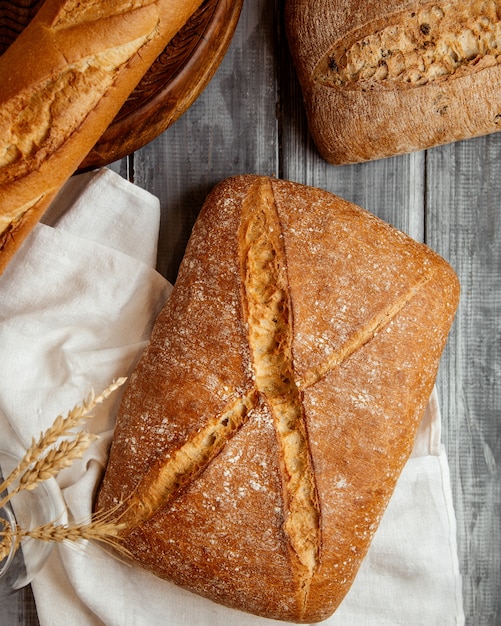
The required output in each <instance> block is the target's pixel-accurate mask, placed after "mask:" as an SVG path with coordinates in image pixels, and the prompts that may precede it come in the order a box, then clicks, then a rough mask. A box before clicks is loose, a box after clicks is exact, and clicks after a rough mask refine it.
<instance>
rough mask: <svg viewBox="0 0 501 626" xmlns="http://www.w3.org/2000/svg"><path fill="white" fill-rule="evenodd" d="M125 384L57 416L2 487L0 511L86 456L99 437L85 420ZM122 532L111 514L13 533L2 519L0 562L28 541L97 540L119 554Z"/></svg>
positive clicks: (119, 383) (116, 383)
mask: <svg viewBox="0 0 501 626" xmlns="http://www.w3.org/2000/svg"><path fill="white" fill-rule="evenodd" d="M125 381H126V378H119V379H117V380H116V381H114V382H113V383H111V385H109V386H108V387H107V388H106V389H105V390H104V391H103V392H101V393H100V394H99V395H97V396H96V395H94V393H91V394H90V395H89V397H88V398H87V399H85V400H84V401H83V402H82V404H81V405H78V406H75V407H73V409H71V410H70V411H69V412H68V413H67V415H66V416H65V417H63V416H62V415H58V416H57V417H56V419H55V420H54V422H53V424H52V426H50V427H49V428H48V429H47V430H46V431H45V432H43V433H41V434H40V437H39V438H38V439H37V440H35V439H33V440H32V443H31V445H30V446H29V448H28V449H27V450H26V452H25V454H24V456H23V458H22V459H21V460H20V461H19V463H18V464H17V466H16V467H15V468H14V469H13V470H12V471H11V472H10V473H9V474H8V476H7V478H6V479H5V480H4V481H3V482H2V483H1V484H0V509H1V508H3V507H4V506H5V505H6V504H7V503H8V502H10V500H12V498H14V497H15V495H16V494H17V493H19V492H21V491H23V490H27V491H30V490H33V489H35V488H36V487H37V486H38V485H39V484H40V483H41V482H43V481H45V480H48V479H50V478H53V477H55V476H57V474H59V472H60V471H61V470H62V469H64V468H66V467H69V466H70V465H71V464H72V463H73V462H74V461H75V460H76V459H79V458H81V457H82V456H83V454H84V452H85V451H86V450H87V448H88V447H89V445H90V444H91V443H92V441H94V440H95V439H97V436H96V435H93V434H91V433H90V432H88V431H87V430H83V429H78V428H79V427H80V426H81V424H82V422H83V421H84V420H86V419H88V418H90V417H92V414H91V411H92V410H93V409H94V408H95V407H96V406H97V405H98V404H101V403H102V402H104V401H105V400H106V399H107V398H109V396H110V395H111V394H112V393H113V392H114V391H116V390H117V389H118V388H119V387H121V386H122V385H123V384H124V383H125ZM2 494H3V495H2ZM121 530H123V525H122V524H120V523H119V522H116V521H115V522H114V521H112V512H108V513H104V514H100V515H99V516H96V517H93V518H92V519H91V521H90V522H88V523H74V524H67V525H61V524H57V523H56V520H54V521H51V522H48V523H47V524H44V525H43V526H39V527H37V528H32V529H23V528H21V527H19V526H16V528H15V529H13V528H12V527H11V525H10V524H9V522H7V521H6V520H5V519H3V518H1V517H0V562H1V561H3V559H5V558H6V557H7V556H8V555H9V553H10V551H11V549H12V544H14V547H15V550H17V549H18V548H19V546H20V545H21V542H22V540H23V539H27V538H31V539H37V540H40V541H45V542H56V543H58V542H62V541H81V540H95V541H98V542H102V543H105V544H108V545H113V546H114V547H115V548H118V549H119V550H120V549H121V548H120V545H119V541H120V539H119V535H120V531H121Z"/></svg>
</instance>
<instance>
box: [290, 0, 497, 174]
mask: <svg viewBox="0 0 501 626" xmlns="http://www.w3.org/2000/svg"><path fill="white" fill-rule="evenodd" d="M285 19H286V27H287V34H288V39H289V44H290V49H291V53H292V56H293V60H294V63H295V66H296V68H297V73H298V77H299V81H300V83H301V89H302V92H303V98H304V102H305V107H306V112H307V117H308V122H309V127H310V130H311V133H312V136H313V139H314V141H315V143H316V145H317V147H318V150H319V152H320V154H321V155H322V156H323V158H324V159H325V160H327V161H329V162H331V163H333V164H336V165H341V164H347V163H357V162H360V161H368V160H371V159H379V158H383V157H388V156H393V155H397V154H403V153H407V152H412V151H416V150H423V149H425V148H431V147H433V146H437V145H439V144H445V143H450V142H453V141H458V140H460V139H468V138H470V137H475V136H479V135H486V134H489V133H494V132H496V131H499V130H500V129H501V2H500V0H434V1H431V2H429V1H427V2H424V1H423V0H420V1H419V2H416V1H415V0H386V1H385V2H381V1H380V0H288V1H287V5H286V18H285Z"/></svg>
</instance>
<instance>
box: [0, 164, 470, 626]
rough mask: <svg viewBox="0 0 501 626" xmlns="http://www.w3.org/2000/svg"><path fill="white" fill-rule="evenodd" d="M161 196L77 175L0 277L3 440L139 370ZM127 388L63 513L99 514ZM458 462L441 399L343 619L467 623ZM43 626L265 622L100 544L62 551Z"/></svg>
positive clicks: (17, 447)
mask: <svg viewBox="0 0 501 626" xmlns="http://www.w3.org/2000/svg"><path fill="white" fill-rule="evenodd" d="M158 225H159V203H158V200H157V199H156V198H155V197H153V196H152V195H151V194H149V193H148V192H146V191H144V190H142V189H139V188H138V187H136V186H134V185H132V184H130V183H128V182H127V181H125V180H123V179H122V178H121V177H120V176H118V175H117V174H115V173H113V172H112V171H110V170H108V169H100V170H97V171H95V172H92V173H88V174H83V175H80V176H77V177H74V178H73V179H71V181H70V182H69V183H68V184H67V185H66V187H65V188H64V189H63V191H62V192H61V194H60V195H59V197H58V198H57V199H56V201H55V202H54V204H53V206H52V207H51V208H50V210H49V212H48V213H47V214H46V216H45V218H44V223H41V224H39V225H38V226H37V227H36V228H35V229H34V231H33V232H32V234H31V236H30V237H29V238H28V240H27V241H26V242H25V244H24V245H23V247H22V248H21V250H20V251H19V252H18V253H17V255H16V257H15V258H14V260H13V261H12V262H11V263H10V265H9V266H8V268H7V270H6V271H5V273H4V274H3V276H1V277H0V293H1V299H0V354H1V361H0V448H4V449H5V448H6V449H8V450H10V451H12V452H14V453H17V454H21V453H22V452H23V450H24V448H25V447H26V446H27V445H28V444H29V443H30V442H31V439H32V437H33V436H38V434H39V433H40V431H42V430H44V429H45V428H47V427H48V426H50V425H51V424H52V422H53V420H54V418H55V417H56V416H57V415H58V414H61V413H62V414H66V412H67V411H68V410H69V409H71V408H72V407H73V406H74V405H76V404H80V403H81V402H82V400H83V399H84V398H85V397H86V396H87V395H88V393H89V392H90V391H91V390H94V391H96V392H99V391H101V390H102V389H104V388H105V387H107V386H108V384H109V383H110V382H111V381H112V380H114V379H116V378H118V377H120V376H127V375H128V374H129V373H130V371H131V369H132V368H133V366H134V364H135V363H136V361H137V359H138V357H139V355H140V354H141V352H142V350H143V349H144V347H145V345H146V342H147V340H148V337H149V334H150V332H151V328H152V324H153V322H154V320H155V318H156V316H157V315H158V313H159V311H160V309H161V307H162V305H163V304H164V302H165V301H166V299H167V298H168V296H169V293H170V288H171V286H170V285H169V284H168V282H167V281H166V280H165V279H164V278H162V277H161V276H160V275H159V274H158V273H157V272H156V271H155V270H154V269H153V267H154V265H155V257H156V242H157V237H158ZM120 396H121V393H120V391H118V392H116V394H115V395H113V396H112V397H111V398H110V399H109V400H108V401H107V402H106V403H104V404H103V405H100V406H99V407H98V408H97V409H96V410H95V411H94V412H93V413H94V417H93V418H92V420H91V421H89V422H88V424H87V425H86V427H87V428H89V430H92V431H93V432H95V433H97V434H99V435H100V438H99V440H98V441H97V442H95V443H94V444H93V445H92V446H91V447H90V449H89V450H88V451H87V453H86V454H85V457H84V458H83V459H82V460H81V461H78V462H76V463H74V464H73V465H72V467H71V468H68V469H66V470H64V471H63V472H62V473H61V474H60V475H59V476H58V478H57V489H56V491H57V493H56V500H57V508H58V510H59V512H60V520H61V521H66V520H76V521H79V522H81V521H86V520H88V519H89V515H90V512H91V506H92V499H93V496H94V494H95V490H96V485H97V483H98V481H99V478H100V476H101V474H102V471H103V468H104V466H105V463H106V453H107V448H108V444H109V442H110V439H111V436H112V429H113V424H114V421H115V418H116V411H117V407H118V403H119V400H120ZM455 530H456V529H455V517H454V510H453V506H452V500H451V490H450V481H449V471H448V465H447V459H446V456H445V452H444V448H443V446H442V445H441V443H440V411H439V407H438V402H437V398H436V394H435V393H434V395H433V396H432V398H431V400H430V404H429V406H428V409H427V413H426V416H425V419H424V420H423V423H422V426H421V429H420V432H419V436H418V437H417V439H416V445H415V448H414V452H413V455H412V457H411V459H410V460H409V461H408V463H407V465H406V467H405V469H404V471H403V474H402V476H401V478H400V480H399V482H398V486H397V489H396V491H395V494H394V496H393V498H392V500H391V503H390V505H389V507H388V509H387V511H386V513H385V515H384V517H383V520H382V522H381V525H380V528H379V529H378V532H377V533H376V536H375V539H374V541H373V544H372V546H371V549H370V551H369V555H368V557H367V558H366V560H365V562H364V564H363V565H362V568H361V570H360V572H359V574H358V576H357V579H356V581H355V583H354V585H353V587H352V589H351V590H350V592H349V594H348V595H347V597H346V598H345V600H344V601H343V603H342V605H341V607H340V608H339V610H338V611H337V612H336V613H335V614H334V616H332V617H331V618H330V619H328V620H326V621H325V622H324V623H325V624H328V625H333V626H334V625H335V626H350V625H357V626H364V625H371V626H372V625H374V626H376V625H377V626H386V625H397V624H406V625H415V626H417V625H421V624H422V625H423V626H425V625H426V626H433V625H437V626H438V625H439V624H440V626H445V625H449V624H451V625H452V624H462V623H463V622H464V618H463V610H462V601H461V579H460V575H459V572H458V562H457V548H456V539H455V536H456V533H455ZM33 591H34V595H35V599H36V604H37V610H38V613H39V619H40V623H41V624H42V626H67V625H68V624H75V625H76V626H98V625H102V624H105V625H106V626H115V625H116V626H157V625H158V626H165V625H167V626H181V624H189V625H190V626H233V625H234V624H236V623H238V624H239V626H264V625H265V624H272V623H273V624H276V623H277V622H275V621H273V620H267V619H262V618H258V617H255V616H252V615H247V614H244V613H240V612H238V611H233V610H230V609H226V608H224V607H220V606H218V605H216V604H214V603H212V602H210V601H208V600H205V599H203V598H200V597H198V596H196V595H194V594H191V593H189V592H187V591H185V590H183V589H179V588H177V587H175V586H174V585H171V584H170V583H168V582H166V581H162V580H160V579H158V578H156V577H155V576H153V575H151V574H149V573H148V572H146V571H144V570H142V569H141V568H139V567H136V566H133V565H130V564H127V563H125V562H123V561H122V560H120V559H119V558H116V557H114V556H112V555H110V554H109V553H108V552H107V551H105V550H103V549H101V548H100V547H99V546H98V545H96V544H94V543H88V542H83V543H81V544H79V545H78V546H76V545H74V544H62V545H58V546H56V547H55V548H54V549H53V550H52V552H51V555H50V558H49V560H48V562H47V563H46V565H45V567H44V568H43V570H42V571H41V572H40V573H39V574H38V575H37V576H36V578H35V580H34V581H33Z"/></svg>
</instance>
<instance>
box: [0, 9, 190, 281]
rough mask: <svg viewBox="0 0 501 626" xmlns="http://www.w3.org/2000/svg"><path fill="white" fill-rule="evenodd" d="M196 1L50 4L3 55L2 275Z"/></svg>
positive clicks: (0, 73)
mask: <svg viewBox="0 0 501 626" xmlns="http://www.w3.org/2000/svg"><path fill="white" fill-rule="evenodd" d="M201 1H202V0H132V1H128V2H125V1H124V0H89V1H86V2H81V1H78V0H46V1H45V2H44V4H43V5H42V6H41V8H40V9H39V11H38V13H37V14H36V16H35V17H34V18H33V20H32V21H31V22H30V24H29V25H28V26H27V27H26V28H25V29H24V31H23V32H22V33H21V35H20V36H19V37H18V38H17V39H16V40H15V41H14V43H13V44H12V45H11V46H10V47H9V48H8V49H7V51H6V52H5V53H4V54H3V55H2V56H1V57H0V190H1V191H0V273H1V272H2V271H3V269H4V268H5V266H6V265H7V263H8V261H9V260H10V258H11V257H12V255H13V254H14V252H15V251H16V250H17V248H18V247H19V246H20V244H21V243H22V241H23V240H24V239H25V237H26V235H27V234H28V232H29V231H30V230H31V228H32V227H33V226H34V224H35V223H36V222H37V221H38V220H39V219H40V217H41V215H42V214H43V212H44V211H45V209H46V208H47V206H48V205H49V203H50V201H51V200H52V198H53V197H54V196H55V194H56V193H57V191H58V190H59V189H60V187H61V186H62V185H63V183H64V182H65V181H66V180H67V178H69V177H70V176H71V174H73V172H74V171H75V170H76V169H77V168H78V166H79V165H80V163H81V162H82V160H83V159H84V157H85V156H86V155H87V153H88V152H89V150H90V149H91V148H92V147H93V146H94V144H95V143H96V141H97V140H98V139H99V137H100V136H101V135H102V133H103V132H104V130H105V129H106V128H107V126H108V125H109V124H110V123H111V121H112V120H113V119H114V117H115V115H116V114H117V113H118V111H119V110H120V108H121V106H122V104H123V103H124V102H125V100H126V99H127V97H128V96H129V94H130V92H132V90H133V89H134V88H135V86H136V85H137V83H138V82H139V81H140V79H141V78H142V76H143V75H144V74H145V73H146V71H147V70H148V68H149V67H150V65H151V64H152V63H153V61H154V60H155V59H156V57H157V56H158V55H159V54H160V52H161V51H162V50H163V49H164V47H165V46H166V45H167V43H168V42H169V41H170V39H171V38H172V37H173V36H174V35H175V34H176V32H177V31H178V30H179V29H180V28H181V26H183V24H184V23H185V22H186V21H187V20H188V18H189V17H190V16H191V14H192V13H194V11H195V10H196V9H197V8H198V5H200V4H201Z"/></svg>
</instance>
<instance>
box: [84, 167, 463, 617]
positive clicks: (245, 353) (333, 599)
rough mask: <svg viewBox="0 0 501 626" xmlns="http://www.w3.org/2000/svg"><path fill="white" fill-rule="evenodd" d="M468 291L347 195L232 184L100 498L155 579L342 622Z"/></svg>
mask: <svg viewBox="0 0 501 626" xmlns="http://www.w3.org/2000/svg"><path fill="white" fill-rule="evenodd" d="M458 297H459V286H458V281H457V278H456V275H455V273H454V272H453V270H452V269H451V268H450V266H449V265H448V264H447V263H446V262H445V261H444V260H443V259H441V258H440V257H439V256H438V255H437V254H435V253H434V252H433V251H431V250H430V249H429V248H427V247H426V246H425V245H423V244H419V243H417V242H415V241H413V240H412V239H410V238H409V237H408V236H406V235H404V234H403V233H401V232H399V231H397V230H396V229H394V228H393V227H391V226H389V225H388V224H386V223H384V222H382V221H381V220H379V219H377V218H376V217H374V216H373V215H371V214H370V213H368V212H366V211H364V210H363V209H361V208H359V207H357V206H355V205H353V204H351V203H348V202H346V201H343V200H342V199H340V198H338V197H336V196H333V195H331V194H329V193H327V192H324V191H321V190H319V189H315V188H311V187H306V186H302V185H299V184H297V183H292V182H287V181H283V180H277V179H273V178H268V177H258V176H242V177H235V178H230V179H227V180H226V181H223V182H222V183H220V184H219V185H218V186H216V188H215V189H214V190H213V191H212V192H211V194H210V195H209V196H208V198H207V199H206V202H205V203H204V206H203V208H202V211H201V214H200V216H199V218H198V220H197V222H196V224H195V226H194V229H193V232H192V235H191V238H190V241H189V243H188V246H187V249H186V254H185V256H184V259H183V261H182V264H181V267H180V271H179V275H178V279H177V281H176V284H175V286H174V290H173V292H172V295H171V297H170V299H169V300H168V302H167V303H166V305H165V307H164V309H163V311H162V312H161V314H160V316H159V318H158V320H157V322H156V324H155V327H154V330H153V334H152V337H151V341H150V344H149V346H148V348H147V349H146V351H145V352H144V354H143V355H142V357H141V359H140V361H139V363H138V365H137V367H136V369H135V371H134V372H133V374H132V376H131V378H130V381H129V384H128V388H127V390H126V393H125V395H124V398H123V402H122V404H121V408H120V412H119V417H118V421H117V425H116V429H115V433H114V438H113V443H112V446H111V451H110V457H109V462H108V466H107V468H106V472H105V475H104V477H103V481H102V484H101V486H100V489H99V492H98V496H97V505H96V509H97V510H107V509H113V508H115V509H116V515H117V517H119V518H120V521H121V522H122V523H125V524H126V526H127V528H126V530H125V531H124V533H123V536H122V540H123V545H124V546H125V547H126V548H127V549H128V550H129V551H130V553H131V555H132V558H133V559H134V560H135V561H136V562H137V563H139V564H140V565H141V566H142V567H144V568H146V569H148V570H150V571H151V572H153V573H154V574H156V575H157V576H159V577H162V578H165V579H168V580H170V581H173V582H174V583H176V584H178V585H180V586H183V587H185V588H187V589H190V590H191V591H193V592H195V593H198V594H200V595H202V596H205V597H207V598H210V599H211V600H213V601H215V602H218V603H221V604H223V605H226V606H228V607H232V608H235V609H239V610H242V611H247V612H251V613H255V614H257V615H260V616H264V617H268V618H274V619H279V620H288V621H295V622H316V621H320V620H323V619H326V618H327V617H329V616H330V615H331V614H332V613H333V612H334V611H335V610H336V608H337V606H338V605H339V603H340V602H341V601H342V599H343V598H344V596H345V595H346V593H347V591H348V589H349V588H350V585H351V584H352V582H353V580H354V578H355V576H356V573H357V571H358V569H359V566H360V564H361V562H362V560H363V559H364V556H365V554H366V553H367V550H368V548H369V545H370V542H371V539H372V537H373V535H374V533H375V531H376V529H377V526H378V524H379V521H380V519H381V517H382V515H383V512H384V510H385V508H386V506H387V503H388V501H389V499H390V497H391V494H392V492H393V490H394V487H395V484H396V481H397V479H398V477H399V474H400V472H401V470H402V468H403V466H404V464H405V462H406V460H407V458H408V456H409V454H410V452H411V450H412V447H413V441H414V436H415V433H416V429H417V427H418V425H419V422H420V420H421V417H422V415H423V413H424V410H425V407H426V404H427V401H428V399H429V396H430V393H431V391H432V388H433V385H434V382H435V378H436V373H437V368H438V365H439V360H440V356H441V353H442V350H443V348H444V345H445V343H446V339H447V335H448V332H449V329H450V326H451V323H452V321H453V318H454V314H455V310H456V307H457V303H458Z"/></svg>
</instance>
